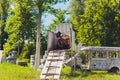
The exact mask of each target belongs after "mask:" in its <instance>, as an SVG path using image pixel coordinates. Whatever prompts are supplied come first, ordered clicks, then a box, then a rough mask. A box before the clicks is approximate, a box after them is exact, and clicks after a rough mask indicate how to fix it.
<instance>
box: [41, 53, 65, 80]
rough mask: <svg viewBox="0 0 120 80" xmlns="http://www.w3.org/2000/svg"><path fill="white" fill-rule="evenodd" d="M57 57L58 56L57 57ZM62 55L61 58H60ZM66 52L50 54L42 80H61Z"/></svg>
mask: <svg viewBox="0 0 120 80" xmlns="http://www.w3.org/2000/svg"><path fill="white" fill-rule="evenodd" d="M56 55H57V56H56ZM59 55H60V56H59ZM64 55H65V52H63V51H58V52H57V51H56V52H55V53H54V52H50V54H49V53H48V57H47V60H46V63H45V66H44V68H43V70H42V73H41V76H40V79H54V80H59V77H60V73H61V68H62V64H63V60H64Z"/></svg>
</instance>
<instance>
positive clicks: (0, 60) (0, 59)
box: [0, 50, 3, 63]
mask: <svg viewBox="0 0 120 80" xmlns="http://www.w3.org/2000/svg"><path fill="white" fill-rule="evenodd" d="M2 53H3V50H0V63H1V62H2Z"/></svg>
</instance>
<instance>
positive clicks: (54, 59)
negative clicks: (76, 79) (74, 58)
mask: <svg viewBox="0 0 120 80" xmlns="http://www.w3.org/2000/svg"><path fill="white" fill-rule="evenodd" d="M47 60H48V61H63V59H47Z"/></svg>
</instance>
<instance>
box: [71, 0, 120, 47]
mask: <svg viewBox="0 0 120 80" xmlns="http://www.w3.org/2000/svg"><path fill="white" fill-rule="evenodd" d="M75 1H77V0H75ZM79 3H80V2H79ZM84 5H85V6H84V9H83V11H84V13H83V14H82V15H81V14H80V16H76V17H77V18H78V19H80V20H79V21H77V20H76V23H79V24H76V25H74V26H75V27H77V29H78V32H77V34H76V37H77V41H78V42H82V43H83V45H87V46H88V45H90V46H120V42H119V39H120V37H119V36H118V34H119V33H120V31H119V26H120V23H119V21H120V18H119V17H120V16H119V15H120V9H119V8H120V6H119V5H120V1H119V0H97V1H96V0H86V1H85V2H84ZM76 6H77V4H76ZM73 10H75V9H74V8H73ZM79 11H80V10H79V9H78V11H77V12H79ZM77 12H76V13H77ZM72 22H73V23H74V20H72Z"/></svg>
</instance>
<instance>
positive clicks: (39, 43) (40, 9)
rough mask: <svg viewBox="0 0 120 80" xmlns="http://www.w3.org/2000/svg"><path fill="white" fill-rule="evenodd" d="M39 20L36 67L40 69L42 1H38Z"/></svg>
mask: <svg viewBox="0 0 120 80" xmlns="http://www.w3.org/2000/svg"><path fill="white" fill-rule="evenodd" d="M38 9H39V13H38V21H37V39H36V54H35V68H36V69H38V68H39V65H40V47H41V35H40V34H41V27H40V26H41V17H42V2H41V1H40V0H39V1H38Z"/></svg>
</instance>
